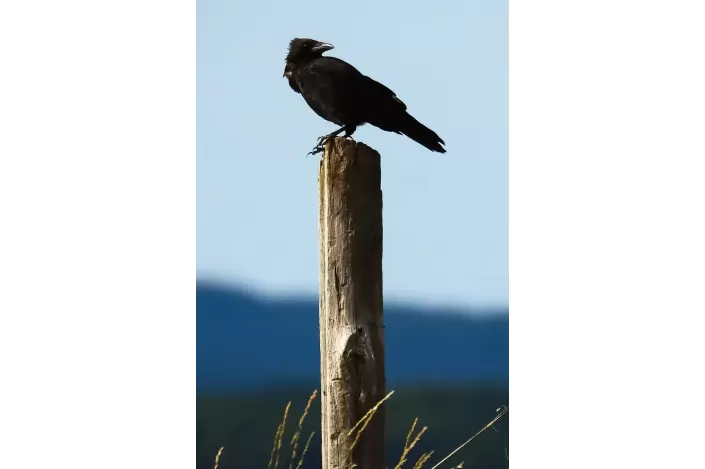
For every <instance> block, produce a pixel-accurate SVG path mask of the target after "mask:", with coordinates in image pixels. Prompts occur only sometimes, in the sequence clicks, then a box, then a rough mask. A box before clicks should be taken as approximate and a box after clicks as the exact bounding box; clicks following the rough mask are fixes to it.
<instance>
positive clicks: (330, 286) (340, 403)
mask: <svg viewBox="0 0 705 469" xmlns="http://www.w3.org/2000/svg"><path fill="white" fill-rule="evenodd" d="M318 185H319V195H320V199H319V248H320V303H319V322H320V341H321V420H322V432H321V439H322V443H323V448H322V456H323V469H350V468H352V467H353V465H355V466H356V468H357V469H384V467H385V447H384V416H385V412H384V405H382V406H380V408H379V409H378V410H377V412H376V413H375V415H374V417H373V418H372V420H371V421H370V423H369V424H368V426H367V428H366V429H365V430H364V432H363V433H362V435H361V437H360V439H359V441H358V442H357V443H356V444H355V447H354V449H353V451H352V452H351V451H350V445H351V443H352V439H351V438H348V432H349V431H350V430H351V429H352V428H353V426H354V425H355V424H356V423H357V422H358V421H359V420H360V419H361V418H362V417H363V416H364V415H365V413H367V411H368V410H370V409H371V408H372V407H374V405H375V404H377V403H378V402H379V401H380V400H382V398H384V396H385V377H384V329H383V328H384V326H383V320H382V190H381V171H380V157H379V153H377V152H376V151H375V150H373V149H371V148H370V147H368V146H366V145H364V144H362V143H356V142H354V141H351V140H346V139H343V138H336V139H335V140H333V141H332V142H329V143H328V144H327V145H326V150H325V153H324V155H323V159H322V161H321V166H320V169H319V173H318Z"/></svg>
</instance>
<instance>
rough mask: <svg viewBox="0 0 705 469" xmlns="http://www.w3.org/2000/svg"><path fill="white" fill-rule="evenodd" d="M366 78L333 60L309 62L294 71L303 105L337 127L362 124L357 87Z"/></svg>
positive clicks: (337, 60)
mask: <svg viewBox="0 0 705 469" xmlns="http://www.w3.org/2000/svg"><path fill="white" fill-rule="evenodd" d="M365 78H366V77H365V76H364V75H362V74H361V73H360V72H359V71H358V70H357V69H356V68H355V67H353V66H352V65H350V64H349V63H347V62H345V61H343V60H340V59H337V58H335V57H320V58H318V59H315V60H312V61H311V62H309V63H307V64H306V65H303V66H302V67H300V68H298V69H297V72H296V84H297V85H298V88H299V90H300V91H301V95H302V96H303V97H304V99H305V100H306V103H308V105H309V106H310V107H311V109H313V110H314V111H315V112H316V114H318V115H319V116H321V117H322V118H324V119H326V120H329V121H331V122H334V123H336V124H338V125H340V126H343V125H359V124H362V123H363V122H364V120H361V113H362V111H363V110H364V105H363V103H361V102H360V98H361V96H360V88H361V83H362V82H364V81H365Z"/></svg>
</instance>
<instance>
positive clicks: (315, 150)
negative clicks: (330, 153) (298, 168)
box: [306, 145, 325, 156]
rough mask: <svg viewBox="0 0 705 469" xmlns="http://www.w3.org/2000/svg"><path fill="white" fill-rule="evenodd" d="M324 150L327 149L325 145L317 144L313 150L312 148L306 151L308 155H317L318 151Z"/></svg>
mask: <svg viewBox="0 0 705 469" xmlns="http://www.w3.org/2000/svg"><path fill="white" fill-rule="evenodd" d="M323 150H325V147H323V146H321V145H316V146H315V147H313V150H311V151H310V152H308V153H306V156H308V155H317V154H318V153H321V152H322V151H323Z"/></svg>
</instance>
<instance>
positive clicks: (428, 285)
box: [197, 0, 509, 306]
mask: <svg viewBox="0 0 705 469" xmlns="http://www.w3.org/2000/svg"><path fill="white" fill-rule="evenodd" d="M294 37H311V38H314V39H318V40H321V41H325V42H329V43H331V44H333V45H334V46H335V49H334V50H332V51H330V52H328V53H327V55H333V56H336V57H339V58H341V59H343V60H346V61H348V62H350V63H352V64H353V65H354V66H355V67H357V68H358V69H359V70H360V71H361V72H362V73H364V74H366V75H369V76H371V77H372V78H375V79H376V80H378V81H380V82H382V83H384V84H385V85H387V86H388V87H390V88H391V89H393V90H394V91H395V92H396V93H397V95H398V96H399V97H400V99H401V100H402V101H404V102H405V103H406V105H407V107H408V110H409V112H410V113H411V114H412V115H414V116H415V117H416V118H417V119H419V120H420V121H421V122H423V123H424V124H426V125H427V126H429V127H431V128H432V129H433V130H435V131H436V132H437V133H438V134H439V135H440V136H441V137H442V138H443V139H444V140H445V141H446V148H447V150H448V153H446V154H444V155H440V154H437V153H431V152H429V151H427V150H426V149H425V148H423V147H422V146H420V145H418V144H416V143H415V142H413V141H412V140H409V139H407V138H406V137H403V136H400V135H396V134H392V133H387V132H384V131H382V130H379V129H377V128H374V127H371V126H364V127H361V128H358V130H357V132H356V133H355V135H354V138H355V139H356V140H357V141H362V142H365V143H366V144H368V145H370V146H371V147H373V148H375V149H376V150H377V151H379V152H380V154H381V155H382V190H383V193H384V293H385V298H389V299H391V298H394V299H406V300H411V301H424V302H432V303H451V304H459V305H467V306H474V305H477V306H481V305H506V304H507V303H508V290H509V285H508V284H509V279H508V267H509V262H508V226H509V217H508V195H509V194H508V50H507V1H506V0H499V1H497V0H495V1H492V0H480V1H460V0H457V1H447V2H442V1H441V2H428V1H426V2H413V1H411V2H410V1H408V0H407V1H402V0H393V1H385V2H376V1H364V0H359V1H355V2H330V1H326V2H324V1H310V0H305V1H293V2H281V1H276V2H275V1H271V0H270V1H252V2H245V1H238V0H235V1H233V0H229V1H223V0H198V3H197V54H198V56H197V275H198V276H199V278H214V279H219V280H225V281H231V282H240V283H245V284H248V285H252V286H253V287H254V288H257V289H261V290H263V291H265V292H272V293H294V292H300V293H311V294H315V293H316V292H317V291H318V239H317V236H318V231H317V229H318V228H317V213H318V212H317V204H318V193H317V172H318V161H319V157H308V158H306V157H305V155H306V153H307V152H308V151H309V150H310V149H311V148H312V147H313V146H314V144H315V143H316V139H317V138H318V137H319V136H321V135H324V134H326V133H328V132H331V131H332V130H334V129H335V128H336V127H335V126H334V125H333V124H331V123H329V122H326V121H324V120H323V119H321V118H319V117H318V116H317V115H315V114H314V112H313V111H312V110H310V109H309V108H308V106H307V105H306V103H305V102H304V100H303V99H302V98H301V96H300V95H297V94H295V93H294V92H293V91H292V90H291V89H290V88H289V86H288V85H287V83H286V80H285V79H284V78H282V73H283V71H284V57H285V55H286V52H287V46H288V43H289V41H290V40H291V39H292V38H294Z"/></svg>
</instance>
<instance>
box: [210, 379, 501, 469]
mask: <svg viewBox="0 0 705 469" xmlns="http://www.w3.org/2000/svg"><path fill="white" fill-rule="evenodd" d="M392 394H394V391H391V392H389V394H387V395H386V396H385V397H384V398H383V399H381V400H380V401H379V402H378V403H377V404H376V405H375V406H374V407H373V408H371V409H370V410H369V411H368V412H367V413H366V414H365V415H364V416H363V417H362V418H361V419H360V420H359V421H358V422H357V423H356V424H355V425H354V426H353V428H351V429H350V431H349V432H348V435H347V436H348V438H351V437H353V436H354V439H353V442H352V444H351V445H350V451H352V450H353V448H355V445H356V444H357V442H358V441H359V440H360V435H361V434H362V432H364V431H365V429H366V428H367V425H368V424H369V423H370V421H371V420H372V418H373V417H374V415H375V413H376V412H377V410H378V409H379V407H380V406H381V405H382V404H383V403H384V402H385V401H386V400H387V399H389V398H390V397H391V396H392ZM316 396H317V390H314V391H313V393H312V394H311V396H310V397H309V399H308V403H307V404H306V408H305V409H304V411H303V414H302V415H301V418H300V419H299V423H298V426H297V428H296V431H295V432H294V435H293V437H292V438H291V443H290V445H289V446H290V448H291V450H292V451H291V458H290V461H289V469H294V461H295V460H296V455H297V451H298V447H299V441H300V439H301V431H302V427H303V423H304V420H305V419H306V416H307V415H308V412H309V410H310V409H311V403H312V402H313V400H314V399H315V398H316ZM290 407H291V401H289V403H287V405H286V408H285V409H284V417H283V419H282V422H281V423H280V424H279V425H278V426H277V431H276V434H275V436H274V447H273V448H272V453H271V455H270V458H269V465H268V466H267V467H268V469H278V466H279V456H280V454H281V448H282V441H283V440H284V432H285V429H286V420H287V418H288V415H289V408H290ZM507 413H509V407H508V406H502V407H500V408H499V409H497V415H496V416H495V417H494V418H493V419H492V420H490V421H489V422H488V423H487V424H486V425H485V426H484V427H482V428H481V429H480V430H478V431H477V432H476V433H475V434H474V435H473V436H471V437H470V438H469V439H468V440H467V441H465V442H464V443H462V444H461V445H460V446H458V447H457V448H455V449H454V450H453V451H451V452H450V453H449V454H448V455H447V456H446V457H444V458H443V459H441V460H440V461H439V462H438V463H436V465H434V466H433V467H432V468H431V469H437V468H438V467H439V466H440V465H441V464H443V463H444V462H446V461H447V460H448V459H450V458H451V457H452V456H453V455H454V454H456V453H457V452H458V451H460V450H461V449H462V448H464V447H465V446H467V445H468V444H469V443H470V442H471V441H472V440H474V439H475V438H477V437H478V436H479V435H480V434H482V433H484V432H485V431H487V430H489V429H490V428H492V425H494V424H495V423H496V422H497V421H498V420H499V419H501V418H502V417H504V416H505V415H506V414H507ZM418 420H419V419H418V418H416V419H414V422H413V423H412V425H411V428H410V429H409V433H408V434H407V436H406V442H405V443H404V450H403V451H402V455H401V458H400V459H399V462H398V463H397V465H396V466H395V467H394V469H402V466H403V465H404V464H405V463H406V462H407V458H408V456H409V453H410V452H411V450H412V449H413V448H414V447H415V446H416V444H417V443H418V442H419V441H420V440H421V437H422V436H423V434H424V433H425V432H426V430H428V427H426V426H424V427H423V428H422V429H421V430H420V431H419V432H418V433H417V434H416V436H415V437H414V438H413V440H412V435H413V434H414V430H415V429H416V424H417V423H418ZM314 433H315V432H311V434H310V435H309V437H308V440H307V441H306V445H305V446H304V450H303V452H302V453H301V457H300V458H299V461H298V463H297V464H296V469H300V468H301V465H302V464H303V461H304V457H305V456H306V452H307V451H308V448H309V445H310V444H311V440H312V439H313V435H314ZM505 451H506V449H505ZM222 453H223V448H222V447H221V448H220V450H218V454H217V455H216V457H215V468H214V469H218V463H219V461H220V456H221V454H222ZM433 453H434V452H433V451H430V452H426V453H423V454H422V455H421V456H420V457H419V459H418V460H417V461H416V463H415V464H414V466H413V469H422V467H423V466H424V464H426V463H427V462H428V461H429V460H430V459H431V456H432V455H433ZM506 458H507V461H509V454H508V452H507V454H506ZM463 463H464V461H461V462H460V463H459V464H458V465H456V466H454V467H452V468H451V469H463Z"/></svg>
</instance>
